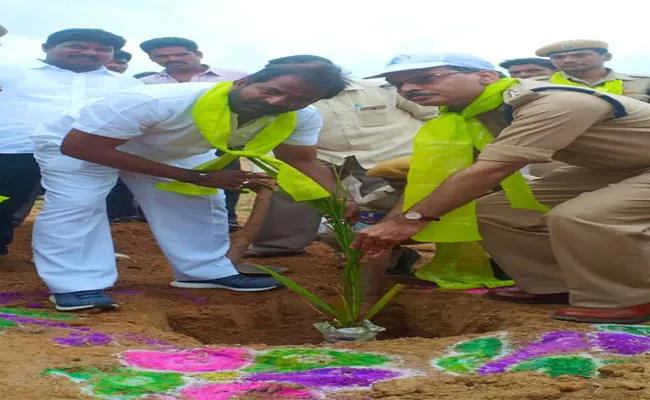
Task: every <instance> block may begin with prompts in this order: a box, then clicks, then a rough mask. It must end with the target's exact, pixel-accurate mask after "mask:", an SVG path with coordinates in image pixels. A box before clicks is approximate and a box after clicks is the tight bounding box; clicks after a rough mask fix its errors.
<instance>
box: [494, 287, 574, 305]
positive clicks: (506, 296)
mask: <svg viewBox="0 0 650 400" xmlns="http://www.w3.org/2000/svg"><path fill="white" fill-rule="evenodd" d="M483 297H484V298H486V299H490V300H498V301H507V302H510V303H519V304H569V293H548V294H532V293H528V292H524V291H523V290H519V289H515V290H512V289H492V290H489V291H487V292H486V293H484V294H483Z"/></svg>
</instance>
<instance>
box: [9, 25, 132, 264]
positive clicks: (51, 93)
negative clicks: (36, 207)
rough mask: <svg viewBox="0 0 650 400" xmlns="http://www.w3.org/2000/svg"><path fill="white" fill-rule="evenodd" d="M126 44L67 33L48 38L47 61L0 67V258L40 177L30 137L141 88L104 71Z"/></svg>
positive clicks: (89, 32) (86, 32)
mask: <svg viewBox="0 0 650 400" xmlns="http://www.w3.org/2000/svg"><path fill="white" fill-rule="evenodd" d="M124 43H125V40H124V38H122V37H121V36H117V35H115V34H113V33H110V32H106V31H103V30H101V29H66V30H63V31H59V32H55V33H53V34H51V35H50V36H48V38H47V40H46V42H45V44H43V46H42V47H43V51H44V52H45V58H44V59H42V60H40V59H39V60H33V61H30V62H27V63H23V64H15V65H5V66H1V67H0V87H2V90H3V91H2V95H1V96H0V171H2V173H0V193H1V194H3V195H5V196H8V197H9V200H6V201H4V202H2V203H0V256H2V255H6V254H8V249H7V246H8V245H9V243H11V241H12V238H13V223H14V221H12V219H13V218H12V216H13V214H14V213H16V212H17V211H18V210H20V209H21V207H23V205H24V204H26V203H29V202H30V201H32V202H33V199H34V198H35V194H36V190H35V189H36V187H37V185H38V181H39V179H40V172H39V169H38V164H37V163H36V161H35V160H34V155H33V153H34V147H33V144H32V141H31V139H30V137H29V136H30V135H31V134H32V133H33V132H34V130H35V129H36V127H37V126H38V125H39V124H40V123H42V122H43V121H46V120H48V119H51V118H55V117H57V116H58V115H60V114H61V113H63V112H67V111H70V110H73V109H76V108H80V107H82V106H84V105H85V104H87V103H89V102H91V101H92V100H95V99H97V98H99V97H102V96H105V95H107V94H109V93H113V92H116V91H119V90H124V89H126V88H130V87H134V86H140V85H142V83H141V82H140V81H138V80H137V79H134V78H131V77H126V76H123V75H121V74H116V73H114V72H111V71H109V70H107V69H106V68H105V67H104V65H106V64H107V63H108V62H109V61H110V60H111V59H112V58H113V54H114V52H115V51H117V50H119V49H120V48H121V47H122V46H124ZM28 208H30V207H29V206H28V207H25V208H24V209H23V212H22V213H20V214H21V215H26V214H27V212H28Z"/></svg>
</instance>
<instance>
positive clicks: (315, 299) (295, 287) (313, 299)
mask: <svg viewBox="0 0 650 400" xmlns="http://www.w3.org/2000/svg"><path fill="white" fill-rule="evenodd" d="M258 268H260V269H261V270H262V271H264V272H266V273H267V274H269V275H271V276H272V277H273V278H275V279H276V280H278V281H279V282H280V283H282V284H283V285H284V286H286V287H287V288H288V289H291V290H293V291H294V292H296V293H298V294H299V295H301V296H302V297H304V298H306V299H307V300H309V301H310V302H311V303H312V304H314V305H316V306H318V307H320V308H321V309H322V310H323V311H326V312H328V313H330V314H332V315H333V316H335V317H336V316H337V313H336V311H335V310H334V309H333V308H332V307H331V306H330V305H329V304H327V303H326V302H325V301H323V300H322V299H320V298H319V297H318V296H316V295H315V294H313V293H311V292H310V291H308V290H307V289H305V288H304V287H302V286H300V285H299V284H297V283H295V282H294V281H292V280H291V279H289V278H287V277H285V276H282V275H280V274H278V273H277V272H275V271H273V270H270V269H268V268H266V267H263V266H261V265H259V266H258Z"/></svg>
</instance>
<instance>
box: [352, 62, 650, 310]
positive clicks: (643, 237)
mask: <svg viewBox="0 0 650 400" xmlns="http://www.w3.org/2000/svg"><path fill="white" fill-rule="evenodd" d="M377 76H382V77H385V78H386V80H387V81H388V82H390V83H392V84H393V85H394V86H395V87H397V88H398V89H399V91H400V94H402V95H403V96H405V97H407V98H409V99H410V100H412V101H414V102H416V103H418V104H420V105H427V106H440V107H441V108H440V114H441V115H440V117H437V118H434V119H432V120H430V121H429V122H427V123H426V124H425V125H424V126H423V127H422V129H421V130H420V131H419V132H418V134H417V135H416V137H415V139H414V145H413V149H414V151H413V158H412V162H411V164H410V167H409V171H408V178H407V186H406V190H405V196H404V207H403V209H402V210H399V212H397V213H395V215H393V217H392V218H390V219H387V220H385V221H382V222H381V223H379V224H378V225H375V226H371V227H369V228H367V229H365V230H363V231H360V232H358V233H357V237H356V238H355V242H354V243H353V245H352V246H353V247H355V248H359V249H361V251H362V252H364V253H365V254H366V256H368V257H372V256H374V255H376V254H380V253H382V252H383V251H385V250H386V249H390V248H392V246H394V245H395V244H397V243H400V242H402V241H404V240H408V239H409V238H413V239H415V240H418V241H430V242H436V243H444V245H445V247H449V246H458V245H460V244H462V243H464V242H470V241H474V242H476V241H481V244H482V245H483V247H484V248H485V250H486V251H487V252H488V253H489V254H490V255H491V256H492V257H493V258H494V259H495V260H496V261H497V263H498V264H499V265H500V266H501V267H502V268H503V270H504V271H505V272H506V273H507V274H508V275H510V276H511V277H512V278H513V279H514V280H515V284H516V285H517V288H518V289H519V290H514V291H513V290H502V289H501V290H500V289H493V290H491V291H489V292H488V293H486V294H485V297H487V298H489V299H493V300H500V301H509V302H514V303H527V304H565V305H570V306H571V307H567V308H563V309H560V310H558V311H555V312H554V313H553V314H552V317H553V318H556V319H560V320H568V321H578V322H593V323H639V322H642V321H645V320H649V319H650V275H649V274H648V268H649V266H650V248H649V247H648V243H649V242H650V217H649V216H650V158H648V153H649V152H650V105H649V104H647V103H644V102H641V101H637V100H634V99H631V98H629V97H625V96H620V95H616V94H611V93H606V92H600V91H596V90H592V89H586V88H583V87H571V86H565V85H552V84H548V83H543V82H536V81H534V80H530V79H522V80H520V81H519V80H516V79H512V78H502V77H501V76H500V74H499V73H498V72H497V71H495V69H494V67H493V66H492V65H491V64H490V63H489V62H487V61H484V60H482V59H480V58H478V57H476V56H472V55H468V54H459V53H426V54H406V55H401V56H398V57H395V58H394V59H393V60H392V61H391V63H389V64H388V66H387V67H386V68H385V70H384V71H383V72H382V73H380V74H379V75H376V76H375V77H377ZM438 149H444V151H441V152H437V150H438ZM475 151H478V152H479V154H478V156H477V157H476V160H475V157H474V154H475ZM550 160H558V161H563V162H565V163H566V164H568V166H566V167H562V168H559V169H557V170H555V171H553V172H552V173H550V174H547V175H545V176H543V177H542V178H539V179H536V180H533V181H532V182H530V183H526V181H525V180H524V178H523V177H522V176H521V175H520V174H519V172H517V171H518V170H519V169H521V168H522V167H523V166H525V165H527V164H529V163H531V162H548V161H550ZM499 185H500V186H501V188H502V189H503V190H501V191H495V192H493V193H490V194H487V195H486V193H488V192H489V191H491V190H493V189H494V188H495V187H497V186H499ZM476 200H477V201H476Z"/></svg>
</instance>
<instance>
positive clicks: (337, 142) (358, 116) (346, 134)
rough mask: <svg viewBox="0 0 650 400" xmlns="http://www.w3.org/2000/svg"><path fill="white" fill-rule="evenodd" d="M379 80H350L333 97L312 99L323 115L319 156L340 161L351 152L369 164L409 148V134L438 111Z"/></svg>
mask: <svg viewBox="0 0 650 400" xmlns="http://www.w3.org/2000/svg"><path fill="white" fill-rule="evenodd" d="M380 84H381V83H376V82H372V81H370V82H369V81H354V82H353V84H352V85H351V86H349V87H348V88H346V89H345V91H343V92H342V93H341V94H339V95H338V96H336V97H334V98H333V99H329V100H321V101H319V102H317V103H316V104H314V106H315V107H316V108H317V109H318V111H319V112H320V113H321V116H322V117H323V129H322V130H321V133H320V136H319V140H318V158H319V159H320V160H323V161H325V162H328V163H332V164H335V165H342V164H343V163H344V161H345V159H346V158H347V157H351V156H354V157H355V158H356V159H357V161H358V162H359V164H360V165H361V166H362V167H363V168H365V169H369V168H372V167H374V166H375V165H377V164H378V163H380V162H382V161H386V160H390V159H392V158H395V157H400V156H405V155H409V154H411V153H412V151H413V150H412V145H413V137H414V136H415V134H416V133H417V131H418V130H419V129H420V127H421V126H422V124H423V121H426V120H428V119H430V118H433V117H435V116H437V115H438V108H437V107H422V106H419V105H417V104H415V103H413V102H411V101H408V100H406V99H405V98H403V97H402V96H400V95H399V94H397V92H396V91H395V90H394V89H393V88H386V89H384V88H382V87H380V86H379V85H380Z"/></svg>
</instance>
